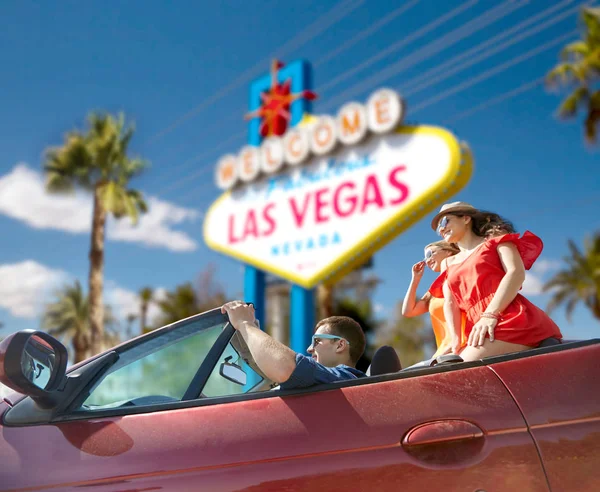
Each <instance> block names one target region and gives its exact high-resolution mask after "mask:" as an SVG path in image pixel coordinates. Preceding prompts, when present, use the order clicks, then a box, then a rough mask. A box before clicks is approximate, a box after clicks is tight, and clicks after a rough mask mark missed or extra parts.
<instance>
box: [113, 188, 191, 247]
mask: <svg viewBox="0 0 600 492" xmlns="http://www.w3.org/2000/svg"><path fill="white" fill-rule="evenodd" d="M148 208H149V211H148V213H147V214H144V215H142V216H140V220H139V222H138V224H137V225H136V226H135V227H134V226H132V225H131V222H130V221H129V220H128V219H122V220H111V222H110V223H109V225H108V233H107V236H108V238H109V239H113V240H115V241H127V242H134V243H142V244H145V245H146V246H151V247H164V248H167V249H170V250H171V251H194V250H195V249H196V248H197V246H198V244H197V243H196V241H194V240H193V239H192V238H191V237H189V236H188V235H187V234H186V233H184V232H181V231H176V230H173V229H172V227H173V226H175V225H177V224H180V223H182V222H185V221H193V220H195V219H196V218H198V217H199V213H198V212H197V211H196V210H192V209H189V208H183V207H178V206H177V205H173V204H172V203H169V202H165V201H162V200H159V199H158V198H155V197H150V198H148Z"/></svg>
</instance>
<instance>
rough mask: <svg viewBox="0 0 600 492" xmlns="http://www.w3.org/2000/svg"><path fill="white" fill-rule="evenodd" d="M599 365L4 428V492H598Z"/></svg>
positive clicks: (512, 365) (574, 361) (488, 371)
mask: <svg viewBox="0 0 600 492" xmlns="http://www.w3.org/2000/svg"><path fill="white" fill-rule="evenodd" d="M599 356H600V344H596V345H592V346H586V347H580V348H574V349H571V350H564V351H557V352H552V353H547V354H544V355H536V356H531V357H525V358H518V359H514V360H508V361H505V362H499V363H495V364H491V365H489V366H482V367H471V368H458V367H457V368H456V369H453V368H451V370H449V371H447V372H439V373H435V374H428V375H419V373H418V372H415V373H414V375H412V376H411V377H401V376H398V377H396V378H394V376H390V377H389V378H387V379H386V380H379V381H376V382H370V381H369V380H368V379H366V380H363V381H361V382H360V383H358V384H354V385H351V386H344V387H340V388H335V389H328V390H324V391H318V390H315V391H313V392H304V393H301V394H297V395H288V396H279V395H278V393H277V391H271V392H268V397H264V398H259V399H246V400H244V399H243V398H242V399H241V401H233V402H229V403H215V404H213V405H210V404H206V401H205V402H204V403H205V404H204V406H197V407H190V408H185V409H177V410H167V411H156V412H152V413H141V414H137V415H125V416H119V417H110V418H93V419H87V420H86V419H81V420H75V421H71V422H63V423H58V424H53V425H35V426H28V427H2V428H0V490H61V491H63V490H64V491H75V490H78V491H80V490H82V489H83V490H86V489H89V490H93V491H97V492H104V491H150V490H164V491H187V490H189V491H196V490H208V491H226V490H245V491H281V490H290V491H296V490H319V491H320V490H323V491H348V490H368V491H371V490H372V491H375V490H376V491H397V490H405V491H413V490H414V491H423V490H437V489H440V490H444V491H476V490H485V491H504V490H506V491H511V492H516V491H528V492H529V491H531V492H535V491H547V490H549V482H550V485H551V486H552V490H561V491H562V490H573V491H581V490H590V491H591V490H600V474H599V471H600V454H599V449H600V448H599V446H600V444H598V443H599V440H598V434H599V432H600V397H599V396H598V394H599V393H600V392H598V381H599V380H600V365H599V364H597V363H594V362H595V361H596V360H597V359H598V357H599ZM8 408H9V407H8V405H6V404H5V403H3V404H0V412H1V411H6V409H8ZM526 419H527V420H526ZM532 436H533V437H532ZM534 438H535V440H534ZM538 449H539V451H538ZM540 455H541V458H540ZM561 465H562V466H561ZM545 470H546V471H547V472H548V478H547V476H546V473H545ZM548 479H549V480H548Z"/></svg>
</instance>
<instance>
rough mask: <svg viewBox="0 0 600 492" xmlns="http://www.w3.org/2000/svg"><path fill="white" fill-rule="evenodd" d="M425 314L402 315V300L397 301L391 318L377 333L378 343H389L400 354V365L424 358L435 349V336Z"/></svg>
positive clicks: (406, 364) (405, 365) (404, 365)
mask: <svg viewBox="0 0 600 492" xmlns="http://www.w3.org/2000/svg"><path fill="white" fill-rule="evenodd" d="M426 319H427V318H426V317H425V316H419V317H416V318H406V317H404V316H402V301H400V302H398V303H397V304H396V306H395V309H394V314H393V316H392V317H391V319H390V320H389V321H388V322H387V323H386V324H385V325H384V326H382V328H381V329H380V330H379V331H378V333H377V343H378V345H391V346H392V347H394V349H395V350H396V352H398V354H399V356H400V360H401V361H402V367H408V366H411V365H412V364H416V363H417V362H420V361H422V360H424V359H425V358H426V357H427V354H429V355H431V354H433V352H434V351H435V336H434V334H433V329H432V328H431V325H430V324H429V323H427V321H426Z"/></svg>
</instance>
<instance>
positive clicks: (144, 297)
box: [139, 287, 154, 334]
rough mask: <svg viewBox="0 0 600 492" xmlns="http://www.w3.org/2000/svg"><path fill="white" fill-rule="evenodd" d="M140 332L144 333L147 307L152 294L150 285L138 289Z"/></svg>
mask: <svg viewBox="0 0 600 492" xmlns="http://www.w3.org/2000/svg"><path fill="white" fill-rule="evenodd" d="M139 296H140V334H143V333H146V326H147V321H148V307H149V305H150V302H152V298H153V296H154V291H153V290H152V288H151V287H144V288H143V289H141V290H140V293H139Z"/></svg>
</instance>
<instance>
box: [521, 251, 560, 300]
mask: <svg viewBox="0 0 600 492" xmlns="http://www.w3.org/2000/svg"><path fill="white" fill-rule="evenodd" d="M560 266H561V262H560V261H557V260H546V259H542V260H538V261H536V262H535V263H534V264H533V266H532V267H531V270H529V271H528V272H526V273H525V282H523V289H522V290H521V294H523V295H524V296H537V295H540V294H542V293H543V292H542V287H543V286H544V283H545V280H544V277H545V276H546V274H547V273H550V272H553V271H556V270H558V269H559V268H560Z"/></svg>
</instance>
